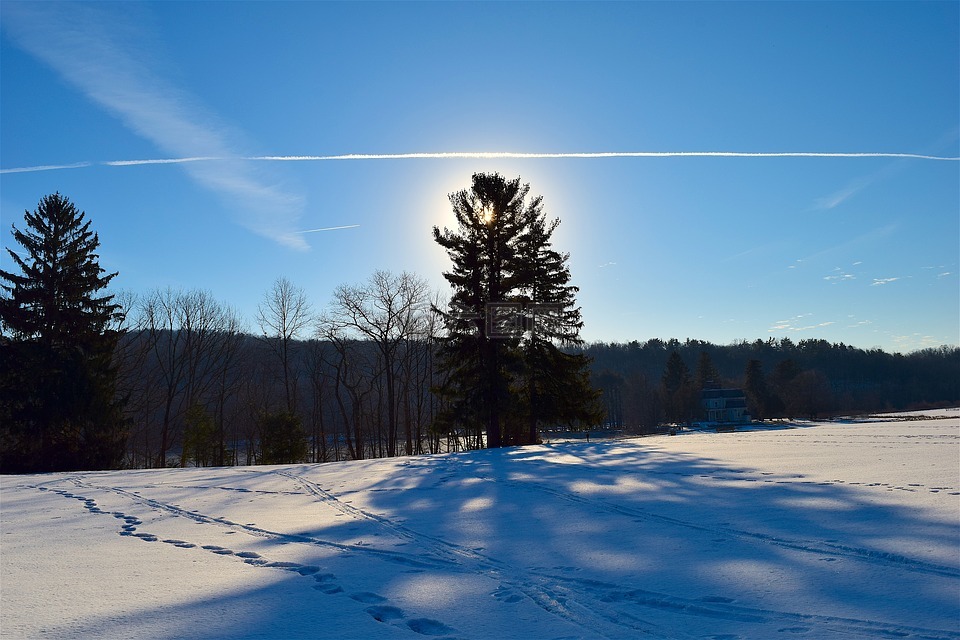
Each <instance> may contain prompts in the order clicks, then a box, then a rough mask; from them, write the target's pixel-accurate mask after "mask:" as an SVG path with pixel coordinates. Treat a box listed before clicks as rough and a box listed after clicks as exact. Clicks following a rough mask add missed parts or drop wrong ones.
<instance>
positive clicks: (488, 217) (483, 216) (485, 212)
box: [480, 207, 493, 225]
mask: <svg viewBox="0 0 960 640" xmlns="http://www.w3.org/2000/svg"><path fill="white" fill-rule="evenodd" d="M480 220H481V221H482V222H483V224H485V225H490V224H493V209H492V208H491V207H484V208H483V209H481V210H480Z"/></svg>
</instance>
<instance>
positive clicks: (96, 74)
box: [3, 2, 307, 249]
mask: <svg viewBox="0 0 960 640" xmlns="http://www.w3.org/2000/svg"><path fill="white" fill-rule="evenodd" d="M121 6H123V7H124V8H125V9H127V10H124V11H120V10H119V9H118V8H119V7H121ZM140 11H141V10H139V9H129V5H112V4H94V3H79V2H72V3H43V2H38V3H5V4H4V6H3V22H4V27H5V29H7V31H8V33H10V35H11V36H12V37H13V39H14V40H15V41H16V42H17V43H18V45H19V46H20V47H21V48H23V49H24V50H25V51H27V52H28V53H30V54H31V55H33V56H35V57H36V58H38V59H39V60H41V61H43V62H44V63H46V64H47V65H49V66H50V67H51V68H53V69H54V70H55V71H56V72H57V73H59V74H60V75H61V76H62V77H63V78H64V79H65V80H66V81H67V82H68V83H70V84H72V85H73V86H75V87H76V88H77V89H79V90H80V91H81V92H82V93H83V94H84V95H85V96H86V97H87V98H89V99H90V100H91V101H93V102H94V103H96V104H98V105H99V106H100V107H102V108H104V109H106V110H107V111H108V112H110V113H111V114H113V115H114V116H116V117H117V118H119V119H120V120H121V121H122V122H123V123H124V124H125V125H126V126H127V127H128V128H130V129H131V130H132V131H134V132H135V133H137V134H138V135H140V136H142V137H143V138H146V139H147V140H150V141H151V142H152V143H154V144H155V145H156V146H157V147H158V148H159V149H160V150H161V151H162V152H163V153H165V154H169V155H171V156H173V157H172V158H170V159H166V160H162V159H161V160H118V161H111V162H97V163H94V162H83V163H77V164H72V165H45V166H37V167H18V168H13V169H4V170H3V173H19V172H27V171H51V170H55V169H60V170H62V169H79V168H84V167H89V166H91V165H93V164H98V165H106V166H129V165H140V164H171V163H175V164H186V165H187V166H186V167H185V170H186V171H187V173H188V175H189V176H190V177H191V178H193V179H194V180H195V181H197V182H198V183H200V184H201V185H202V186H204V187H206V188H208V189H210V190H212V191H214V192H216V193H217V194H219V195H220V196H222V197H224V198H225V199H226V200H228V201H229V203H230V204H231V205H233V208H234V209H235V210H238V211H239V212H240V218H239V220H238V222H240V223H241V224H243V225H244V226H246V227H248V228H250V229H251V230H252V231H254V232H256V233H258V234H260V235H263V236H265V237H268V238H270V239H272V240H274V241H277V242H279V243H281V244H284V245H286V246H289V247H293V248H296V249H305V248H307V244H306V242H305V241H304V239H303V237H302V236H301V235H298V234H296V233H295V232H294V229H295V228H296V223H297V221H298V219H299V217H300V213H301V211H302V209H303V206H304V203H303V200H302V198H301V197H300V196H298V195H296V194H291V193H288V192H285V191H282V190H280V189H278V188H276V187H274V186H272V185H270V184H269V182H268V181H267V180H265V179H264V177H263V176H261V175H260V174H259V173H258V172H256V171H254V167H252V166H251V164H250V163H249V162H243V161H242V160H241V156H242V155H243V153H242V150H241V149H240V148H238V147H239V146H240V145H239V142H238V141H239V140H240V139H241V138H242V136H241V135H240V134H239V133H237V132H234V131H230V130H229V129H228V128H227V127H226V126H224V125H223V124H221V123H220V122H219V121H218V118H216V116H214V115H213V114H211V113H209V112H208V111H207V110H206V109H204V108H203V107H202V106H201V105H200V104H199V103H198V102H197V101H196V99H194V98H193V97H192V96H189V95H188V94H186V93H185V92H183V91H181V90H180V89H179V88H178V87H176V86H174V85H173V84H171V83H170V82H168V81H166V80H165V79H164V78H162V77H160V76H159V75H158V74H157V73H156V72H155V71H154V66H155V65H154V63H153V60H152V58H151V54H150V53H149V52H148V51H147V48H146V47H145V46H141V45H139V44H138V43H140V42H142V41H144V40H149V36H150V34H149V32H146V31H145V30H144V28H143V26H142V25H141V24H140V23H138V22H136V21H134V20H131V18H130V16H131V15H134V14H137V13H139V12H140ZM214 159H216V160H217V161H216V162H212V160H214Z"/></svg>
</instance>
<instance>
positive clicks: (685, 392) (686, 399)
mask: <svg viewBox="0 0 960 640" xmlns="http://www.w3.org/2000/svg"><path fill="white" fill-rule="evenodd" d="M660 386H661V389H662V391H663V407H664V412H665V413H666V418H667V422H689V421H690V420H691V419H692V417H693V416H694V415H696V413H697V412H698V406H699V393H698V392H697V391H696V390H695V389H694V386H693V383H692V381H691V380H690V370H689V369H688V368H687V365H686V363H684V361H683V358H682V357H680V353H679V352H678V351H671V352H670V357H669V358H667V366H666V367H665V368H664V371H663V377H662V378H661V380H660Z"/></svg>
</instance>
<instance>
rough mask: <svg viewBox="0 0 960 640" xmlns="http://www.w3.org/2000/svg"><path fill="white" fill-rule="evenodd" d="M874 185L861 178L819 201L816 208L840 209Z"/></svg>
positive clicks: (868, 180)
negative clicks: (842, 205) (839, 207)
mask: <svg viewBox="0 0 960 640" xmlns="http://www.w3.org/2000/svg"><path fill="white" fill-rule="evenodd" d="M872 183H873V180H872V179H870V178H860V179H858V180H854V181H853V182H851V183H850V184H848V185H846V186H845V187H843V188H842V189H840V190H838V191H837V192H835V193H832V194H830V195H829V196H826V197H824V198H819V199H817V201H816V203H815V206H816V208H817V209H833V208H834V207H838V206H840V205H841V204H843V203H844V202H846V201H847V200H849V199H850V198H852V197H853V196H855V195H857V194H858V193H860V192H861V191H863V190H864V189H866V188H867V187H868V186H870V185H871V184H872Z"/></svg>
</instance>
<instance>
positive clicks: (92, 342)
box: [0, 193, 126, 473]
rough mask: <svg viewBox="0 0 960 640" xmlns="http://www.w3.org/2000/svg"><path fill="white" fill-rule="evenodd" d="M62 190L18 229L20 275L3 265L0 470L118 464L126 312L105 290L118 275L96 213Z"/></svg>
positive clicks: (123, 434)
mask: <svg viewBox="0 0 960 640" xmlns="http://www.w3.org/2000/svg"><path fill="white" fill-rule="evenodd" d="M85 215H86V214H85V213H84V212H82V211H78V210H77V208H76V207H75V206H74V205H73V203H71V202H70V200H69V199H67V198H65V197H63V196H61V195H60V194H59V193H55V194H53V195H48V196H45V197H44V198H43V199H41V200H40V202H39V204H38V206H37V209H36V211H34V212H33V213H30V212H29V211H27V212H25V221H26V229H25V230H24V231H21V230H19V229H17V228H16V226H14V227H13V237H14V239H15V240H16V241H17V242H18V243H19V244H20V245H21V246H22V247H23V248H24V250H25V251H26V255H23V256H21V255H20V254H19V253H17V252H15V251H13V250H12V249H7V252H8V253H9V254H10V257H11V258H12V259H13V261H14V263H15V264H16V265H17V266H18V267H19V268H20V271H21V273H20V274H16V273H10V272H7V271H3V270H0V280H3V281H5V283H4V284H2V285H0V287H2V290H3V295H2V296H0V320H2V330H3V334H4V335H3V340H2V345H3V349H2V351H3V358H2V360H3V368H2V370H0V371H2V373H0V407H2V409H0V412H2V415H0V418H2V425H0V445H2V448H0V469H2V471H4V472H15V473H16V472H19V473H25V472H32V471H54V470H73V469H98V468H115V467H117V466H119V465H120V463H121V461H122V458H123V452H124V445H125V438H126V425H125V420H124V419H123V415H122V413H123V403H122V402H121V401H119V400H118V399H117V398H116V397H115V396H116V393H115V387H116V370H115V368H114V367H113V364H112V358H113V354H114V349H115V347H116V344H117V340H118V337H119V336H118V333H117V331H115V330H113V329H112V328H111V327H112V326H113V325H114V324H115V323H116V322H117V321H118V320H119V319H120V316H121V314H120V308H119V305H117V304H115V303H114V302H113V296H111V295H107V294H104V293H102V290H103V289H104V288H106V287H107V285H108V284H109V283H110V281H111V280H112V279H113V278H114V276H116V275H117V274H116V273H113V274H106V273H105V272H104V270H103V269H102V268H101V267H100V264H99V256H98V255H97V253H96V251H97V247H99V246H100V240H99V238H98V236H97V234H96V233H94V232H92V231H90V221H89V220H86V219H85Z"/></svg>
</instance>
